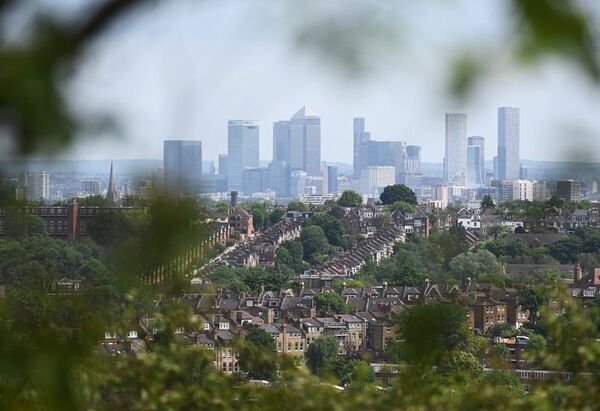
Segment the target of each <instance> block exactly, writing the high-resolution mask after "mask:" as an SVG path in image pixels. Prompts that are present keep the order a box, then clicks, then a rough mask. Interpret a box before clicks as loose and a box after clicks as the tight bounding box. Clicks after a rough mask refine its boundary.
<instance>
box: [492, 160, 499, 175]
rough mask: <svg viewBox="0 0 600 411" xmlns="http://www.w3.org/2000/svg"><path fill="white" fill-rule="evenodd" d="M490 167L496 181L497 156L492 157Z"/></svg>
mask: <svg viewBox="0 0 600 411" xmlns="http://www.w3.org/2000/svg"><path fill="white" fill-rule="evenodd" d="M492 167H493V170H492V171H493V174H494V179H498V156H494V159H493V163H492Z"/></svg>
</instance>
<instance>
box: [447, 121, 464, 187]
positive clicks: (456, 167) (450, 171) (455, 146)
mask: <svg viewBox="0 0 600 411" xmlns="http://www.w3.org/2000/svg"><path fill="white" fill-rule="evenodd" d="M444 179H445V180H446V182H447V183H451V184H459V185H465V184H466V179H467V114H466V113H446V156H445V158H444Z"/></svg>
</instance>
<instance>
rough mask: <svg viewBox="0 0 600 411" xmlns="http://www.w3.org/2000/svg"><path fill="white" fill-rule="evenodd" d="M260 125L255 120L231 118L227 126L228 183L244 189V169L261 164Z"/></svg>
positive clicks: (232, 187) (234, 188) (238, 188)
mask: <svg viewBox="0 0 600 411" xmlns="http://www.w3.org/2000/svg"><path fill="white" fill-rule="evenodd" d="M258 149H259V127H258V122H257V121H253V120H229V122H228V126H227V185H228V188H229V190H237V191H243V187H242V185H243V178H244V169H246V168H257V167H258V166H259V161H258V153H259V151H258Z"/></svg>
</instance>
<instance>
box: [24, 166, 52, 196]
mask: <svg viewBox="0 0 600 411" xmlns="http://www.w3.org/2000/svg"><path fill="white" fill-rule="evenodd" d="M19 179H20V183H21V185H22V186H23V187H24V192H25V198H27V200H29V201H46V200H49V199H50V174H48V173H47V172H46V171H40V172H37V173H23V174H22V175H21V176H20V177H19Z"/></svg>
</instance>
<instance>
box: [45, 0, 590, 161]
mask: <svg viewBox="0 0 600 411" xmlns="http://www.w3.org/2000/svg"><path fill="white" fill-rule="evenodd" d="M57 1H58V0H52V1H50V0H46V1H45V3H52V4H55V2H57ZM61 1H62V3H63V5H64V7H65V10H71V9H76V8H77V6H79V5H81V4H87V3H89V2H87V1H83V0H81V1H79V0H61ZM422 3H424V2H415V1H402V2H401V1H396V2H389V4H387V3H386V2H380V1H373V2H366V1H348V0H339V1H334V0H331V1H327V2H316V1H314V2H312V1H309V2H301V3H300V2H282V1H279V0H277V1H275V0H272V1H266V0H263V1H258V0H257V1H254V0H243V1H241V0H240V1H200V0H172V1H168V2H162V4H161V5H160V6H155V7H153V8H151V9H148V10H144V11H143V12H138V13H137V14H135V15H133V16H132V18H128V19H126V20H124V21H122V22H121V23H120V24H119V25H118V26H116V27H114V29H113V30H111V32H110V33H109V34H108V35H107V36H105V38H104V39H103V40H102V41H101V42H99V43H97V44H96V45H95V46H94V47H93V48H92V49H90V50H89V53H88V55H87V58H86V60H85V62H84V64H82V66H81V69H80V71H79V72H78V73H77V76H76V80H75V81H73V82H72V84H70V87H69V89H70V94H71V96H72V97H73V98H72V100H73V103H74V107H75V108H76V110H78V111H79V112H81V113H98V112H102V113H107V114H111V115H112V116H113V117H114V118H115V119H116V120H118V121H119V123H120V125H121V128H120V130H121V132H120V133H118V134H116V135H113V134H111V135H110V136H109V138H107V136H90V138H89V139H88V140H86V141H85V142H84V143H80V144H78V145H77V146H76V147H74V148H73V149H72V150H71V151H70V152H68V153H65V154H63V155H62V157H77V158H107V157H113V158H162V140H164V139H200V140H202V142H203V147H204V158H205V159H214V160H216V158H217V155H218V154H219V153H224V152H226V150H227V120H228V119H254V120H258V121H259V122H260V144H261V147H260V156H261V159H262V160H268V159H270V158H271V156H272V123H273V121H276V120H280V119H287V118H289V117H290V116H291V115H292V114H293V113H294V112H295V111H296V110H298V109H299V108H300V107H301V106H303V105H309V106H310V107H312V108H313V109H314V110H315V111H316V112H317V113H319V114H320V115H321V118H322V158H323V159H325V160H328V161H344V162H351V159H352V118H353V117H355V116H362V117H365V118H366V122H367V128H368V129H369V130H370V131H371V133H372V136H373V138H375V139H378V140H383V139H389V140H402V141H407V142H408V143H409V144H420V145H422V146H423V149H422V156H423V160H425V161H441V160H442V158H443V147H444V113H445V112H447V111H464V112H467V113H468V133H469V135H482V136H484V137H485V138H486V157H487V158H488V159H491V157H492V156H493V155H495V150H496V143H497V128H496V127H497V108H498V107H499V106H503V105H508V106H516V107H520V109H521V157H522V158H525V159H532V160H546V159H548V160H552V159H564V158H566V157H567V154H571V151H572V150H573V149H579V148H582V147H584V146H583V143H582V141H587V142H588V143H589V146H590V147H592V148H593V149H594V150H587V149H586V150H585V152H586V154H587V155H588V157H587V158H586V159H587V160H595V161H600V154H599V150H598V146H600V144H598V141H600V89H599V88H598V87H597V86H593V85H591V83H590V82H589V81H588V80H587V79H585V78H584V77H583V76H582V75H580V74H579V73H578V71H577V70H575V69H574V68H573V67H570V66H568V65H566V64H564V63H563V62H561V61H558V60H548V61H546V62H545V63H543V64H541V65H537V66H534V67H528V68H521V67H516V66H515V65H514V64H513V63H512V62H511V59H510V57H509V52H508V45H509V44H510V42H511V41H512V40H511V36H510V33H511V30H513V28H512V26H511V25H510V19H509V18H508V17H507V13H508V11H507V7H506V5H507V4H508V1H495V2H491V1H481V0H472V1H466V0H465V1H458V0H455V1H430V2H426V4H425V5H424V4H422ZM298 4H300V6H298ZM340 26H341V27H342V28H344V27H351V28H352V30H349V31H348V32H344V31H343V30H342V31H340V30H337V28H339V27H340ZM340 33H342V34H340ZM299 39H308V40H307V41H304V42H303V41H301V40H299ZM311 40H314V41H313V42H312V43H311ZM307 43H308V44H307ZM463 52H469V53H472V54H474V55H478V56H483V57H482V61H483V62H484V64H486V65H487V66H488V67H489V68H490V73H489V75H488V76H487V77H485V79H484V80H483V81H482V82H481V83H480V84H479V87H478V88H477V89H476V92H475V93H474V95H473V96H472V98H471V99H470V100H468V103H467V104H459V103H457V102H456V101H455V100H453V99H452V98H450V97H449V96H448V93H447V83H448V82H447V80H448V76H449V72H450V70H449V68H450V63H451V61H452V59H453V58H455V57H457V56H458V55H460V53H463ZM351 63H353V64H351ZM575 137H577V138H580V140H574V138H575ZM574 141H575V143H573V142H574ZM574 144H575V146H574ZM566 150H569V151H566Z"/></svg>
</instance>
